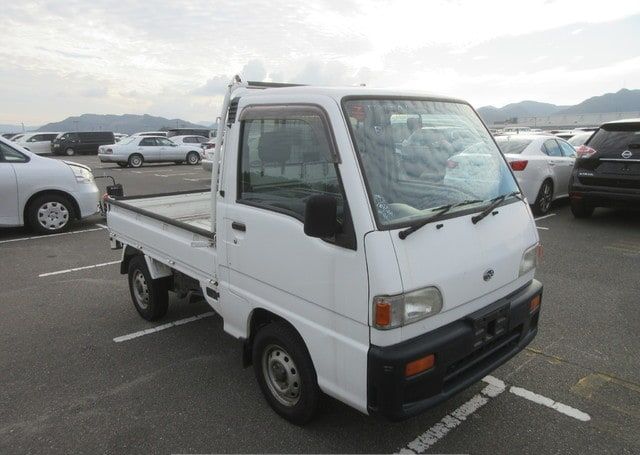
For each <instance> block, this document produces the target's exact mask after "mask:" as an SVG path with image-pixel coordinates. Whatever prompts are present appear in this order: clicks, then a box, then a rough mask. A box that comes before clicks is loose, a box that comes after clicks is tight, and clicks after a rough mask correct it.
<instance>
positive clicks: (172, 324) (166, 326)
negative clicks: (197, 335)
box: [113, 311, 216, 343]
mask: <svg viewBox="0 0 640 455" xmlns="http://www.w3.org/2000/svg"><path fill="white" fill-rule="evenodd" d="M214 314H216V313H215V312H213V311H209V312H207V313H202V314H196V315H195V316H191V317H190V318H185V319H178V320H177V321H173V322H169V323H168V324H162V325H159V326H157V327H153V328H151V329H146V330H140V331H139V332H133V333H130V334H128V335H122V336H119V337H115V338H114V339H113V341H115V342H116V343H121V342H123V341H129V340H133V339H134V338H138V337H141V336H144V335H149V334H150V333H156V332H159V331H161V330H166V329H169V328H171V327H175V326H177V325H183V324H188V323H189V322H193V321H198V320H200V319H204V318H208V317H210V316H213V315H214Z"/></svg>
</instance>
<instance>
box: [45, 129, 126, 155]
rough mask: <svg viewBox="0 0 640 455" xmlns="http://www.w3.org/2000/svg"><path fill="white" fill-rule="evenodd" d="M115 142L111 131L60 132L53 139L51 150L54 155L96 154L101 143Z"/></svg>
mask: <svg viewBox="0 0 640 455" xmlns="http://www.w3.org/2000/svg"><path fill="white" fill-rule="evenodd" d="M115 142H116V139H115V137H114V135H113V133H112V132H111V131H87V132H73V133H61V134H60V135H59V136H58V137H56V138H55V139H54V140H53V143H52V144H51V150H52V151H53V154H54V155H67V156H73V155H76V154H96V153H98V147H100V146H101V145H105V144H115Z"/></svg>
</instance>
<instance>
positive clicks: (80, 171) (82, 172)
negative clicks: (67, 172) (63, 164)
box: [69, 166, 93, 183]
mask: <svg viewBox="0 0 640 455" xmlns="http://www.w3.org/2000/svg"><path fill="white" fill-rule="evenodd" d="M69 167H70V168H71V170H72V171H73V175H75V176H76V182H78V183H93V174H92V173H91V171H89V170H87V169H85V168H83V167H79V166H69Z"/></svg>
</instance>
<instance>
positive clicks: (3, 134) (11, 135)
mask: <svg viewBox="0 0 640 455" xmlns="http://www.w3.org/2000/svg"><path fill="white" fill-rule="evenodd" d="M18 134H20V133H2V137H3V138H5V139H8V140H11V138H13V137H14V136H17V135H18Z"/></svg>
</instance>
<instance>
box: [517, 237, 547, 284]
mask: <svg viewBox="0 0 640 455" xmlns="http://www.w3.org/2000/svg"><path fill="white" fill-rule="evenodd" d="M541 248H542V247H541V246H540V244H538V243H536V244H535V245H533V246H531V247H529V248H527V249H526V250H525V251H524V253H523V254H522V260H521V261H520V270H519V271H518V278H519V277H521V276H522V275H524V274H525V273H527V272H530V271H531V270H533V269H535V268H536V266H537V265H538V252H539V249H541Z"/></svg>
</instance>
